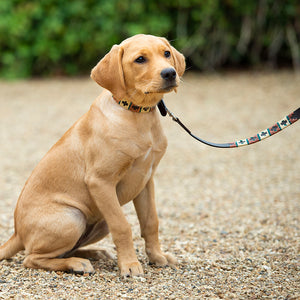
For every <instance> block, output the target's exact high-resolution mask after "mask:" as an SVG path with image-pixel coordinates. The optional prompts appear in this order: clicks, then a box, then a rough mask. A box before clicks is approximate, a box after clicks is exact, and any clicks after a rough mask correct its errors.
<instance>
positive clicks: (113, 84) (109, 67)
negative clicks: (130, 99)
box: [91, 45, 126, 100]
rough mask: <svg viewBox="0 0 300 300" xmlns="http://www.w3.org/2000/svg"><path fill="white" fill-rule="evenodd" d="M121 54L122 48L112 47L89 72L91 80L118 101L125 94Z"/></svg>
mask: <svg viewBox="0 0 300 300" xmlns="http://www.w3.org/2000/svg"><path fill="white" fill-rule="evenodd" d="M123 52H124V51H123V48H122V47H120V46H119V45H114V46H113V47H112V48H111V50H110V52H109V53H107V54H106V55H105V56H104V57H103V58H102V59H101V60H100V61H99V62H98V64H97V65H96V66H95V67H94V68H93V69H92V72H91V77H92V79H93V80H95V81H96V82H97V83H98V84H99V85H100V86H102V87H104V88H105V89H107V90H109V91H110V92H111V93H112V94H113V96H114V97H115V98H116V99H118V100H121V99H123V98H124V97H125V94H126V88H125V81H124V74H123V67H122V57H123Z"/></svg>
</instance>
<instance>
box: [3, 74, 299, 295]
mask: <svg viewBox="0 0 300 300" xmlns="http://www.w3.org/2000/svg"><path fill="white" fill-rule="evenodd" d="M0 91H1V94H0V128H1V132H0V134H1V136H0V137H1V144H0V157H1V160H0V244H2V243H3V242H5V241H6V240H7V239H8V238H9V236H10V235H11V234H12V232H13V211H14V207H15V204H16V201H17V198H18V195H19V193H20V191H21V188H22V186H23V185H24V183H25V180H26V179H27V177H28V176H29V175H30V173H31V171H32V169H33V168H34V166H35V165H36V164H37V163H38V162H39V160H40V159H41V158H42V157H43V155H44V154H45V153H46V151H47V150H48V149H49V148H50V147H51V146H52V145H53V144H54V143H55V141H56V140H57V139H58V138H59V137H60V136H61V135H62V134H63V133H64V132H65V131H66V130H67V129H68V128H69V127H70V126H71V125H72V123H73V122H74V121H75V120H77V118H79V117H80V116H81V115H82V114H83V113H84V112H85V111H86V110H87V109H88V108H89V106H90V104H91V103H92V101H93V100H94V98H95V97H96V96H97V95H98V94H99V92H100V88H99V87H98V86H97V85H96V84H95V83H93V82H92V80H90V79H89V78H83V79H55V80H45V81H44V80H31V81H19V82H13V83H5V82H0ZM299 95H300V78H299V77H297V76H296V75H294V74H293V73H291V72H279V73H267V74H266V73H233V74H223V75H197V74H193V73H192V74H187V75H186V76H185V77H184V82H183V83H182V86H181V88H180V89H179V91H178V94H175V93H172V94H170V95H167V96H166V97H165V102H166V104H167V105H168V107H169V109H170V110H172V111H173V112H174V113H175V114H176V115H177V116H179V117H180V118H181V120H182V121H184V122H185V123H186V125H188V126H189V127H190V128H192V129H193V132H194V133H195V134H198V135H199V136H201V137H202V138H204V139H207V140H209V141H215V142H231V141H234V140H237V139H239V138H245V137H249V136H251V135H253V134H255V133H256V132H259V131H260V130H262V129H265V128H266V127H269V126H271V125H273V123H275V122H276V121H277V120H279V119H281V118H282V117H284V116H285V115H287V114H289V113H290V112H292V111H293V110H294V109H296V108H297V107H298V106H299V104H300V100H299ZM162 122H163V126H164V128H165V132H166V134H167V136H168V140H169V147H168V151H167V153H166V155H165V157H164V158H163V160H162V162H161V164H160V166H159V168H158V170H157V174H156V198H157V208H158V213H159V218H160V238H161V243H162V247H163V249H164V250H165V251H168V252H171V253H173V254H175V255H176V257H177V258H178V260H179V265H178V266H177V267H176V268H170V267H166V268H158V267H153V266H149V265H148V263H147V258H146V256H145V253H144V246H143V241H142V239H141V238H140V233H139V225H138V221H137V218H136V215H135V212H134V209H133V205H132V203H129V204H128V205H126V206H125V207H124V210H125V211H126V215H127V216H128V220H129V222H130V223H131V224H132V229H133V238H134V243H135V247H136V251H137V253H138V257H139V259H140V261H141V262H142V264H143V267H144V271H145V276H144V277H140V278H129V279H121V278H120V277H119V273H118V269H117V262H116V260H111V261H93V262H92V264H93V266H94V268H95V270H96V273H95V274H94V275H91V276H79V275H74V274H66V273H62V272H48V271H44V270H30V269H25V268H24V267H23V266H22V261H23V259H24V254H23V253H19V254H18V255H16V256H15V257H13V258H12V259H10V260H4V261H2V262H0V299H8V298H15V299H117V298H120V299H202V298H205V297H207V298H209V299H264V298H266V299H299V298H300V282H299V269H300V266H299V248H300V246H299V233H300V230H299V212H300V211H299V210H300V209H299V208H300V184H299V181H300V171H299V170H300V160H299V149H300V139H299V128H300V122H299V123H296V124H294V125H292V126H291V127H289V128H288V129H286V130H285V131H283V132H282V133H279V134H277V135H275V136H274V137H271V138H269V139H267V140H265V141H263V142H261V143H258V144H255V145H252V146H248V147H244V148H238V149H215V148H210V147H208V146H205V145H202V144H200V143H198V142H196V141H194V140H193V139H191V138H190V137H189V136H187V135H186V134H185V133H184V131H183V130H182V129H180V128H179V127H178V126H177V125H176V124H175V123H174V122H172V121H171V119H169V118H162ZM296 137H298V138H296ZM99 245H101V246H103V247H105V248H106V249H107V250H109V251H111V252H112V253H113V254H114V255H115V248H114V245H113V243H112V241H111V238H110V237H108V238H106V239H104V240H103V241H102V242H101V243H99Z"/></svg>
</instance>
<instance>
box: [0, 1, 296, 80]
mask: <svg viewBox="0 0 300 300" xmlns="http://www.w3.org/2000/svg"><path fill="white" fill-rule="evenodd" d="M137 33H148V34H153V35H159V36H165V37H166V38H168V39H169V40H171V41H172V44H173V45H174V46H175V47H177V48H178V49H179V50H180V51H181V52H183V53H184V54H185V56H186V57H187V61H188V64H189V66H191V67H193V69H195V70H196V69H198V70H215V69H219V68H222V67H258V66H259V67H261V66H263V67H266V66H268V67H273V68H276V67H278V66H288V67H293V68H295V69H299V68H300V2H299V0H257V1H255V0H243V1H240V0H224V1H221V0H164V1H157V0H70V1H65V0H35V1H30V0H4V1H0V76H1V77H4V78H19V77H30V76H41V75H43V76H49V75H51V76H53V75H77V74H85V73H87V72H89V70H90V69H91V67H92V66H94V65H95V64H96V62H97V61H98V60H99V59H100V58H101V57H102V56H103V55H104V54H105V53H106V52H108V50H109V49H110V48H111V46H112V45H113V44H115V43H119V42H121V41H122V40H123V39H125V38H127V37H129V36H131V35H134V34H137Z"/></svg>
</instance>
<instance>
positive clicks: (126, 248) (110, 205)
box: [86, 176, 143, 276]
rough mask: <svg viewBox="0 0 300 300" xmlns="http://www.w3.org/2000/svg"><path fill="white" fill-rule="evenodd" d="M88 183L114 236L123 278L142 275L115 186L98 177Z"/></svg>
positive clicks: (92, 177)
mask: <svg viewBox="0 0 300 300" xmlns="http://www.w3.org/2000/svg"><path fill="white" fill-rule="evenodd" d="M86 183H87V186H88V188H89V191H90V194H91V196H92V198H93V200H94V201H95V203H96V205H97V207H98V209H99V211H100V213H101V215H102V216H103V218H104V219H105V221H106V223H107V225H108V228H109V231H110V233H111V234H112V238H113V241H114V244H115V245H116V249H117V255H118V265H119V268H120V271H121V276H138V275H142V274H143V269H142V266H141V264H140V263H139V262H138V260H137V257H136V254H135V251H134V247H133V241H132V232H131V228H130V225H129V223H128V222H127V220H126V218H125V215H124V213H123V210H122V208H121V206H120V203H119V200H118V197H117V193H116V188H115V186H114V185H113V184H112V183H110V182H108V181H107V180H101V179H99V178H97V177H96V176H89V177H88V179H87V180H86Z"/></svg>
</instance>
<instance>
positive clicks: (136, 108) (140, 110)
mask: <svg viewBox="0 0 300 300" xmlns="http://www.w3.org/2000/svg"><path fill="white" fill-rule="evenodd" d="M112 98H113V99H114V100H115V101H116V103H118V104H119V105H120V106H122V107H123V108H124V109H126V110H130V111H132V112H136V113H149V112H151V111H153V110H154V109H155V106H139V105H135V104H134V103H133V102H130V101H127V100H120V101H119V100H117V99H116V98H115V97H114V96H112Z"/></svg>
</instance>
